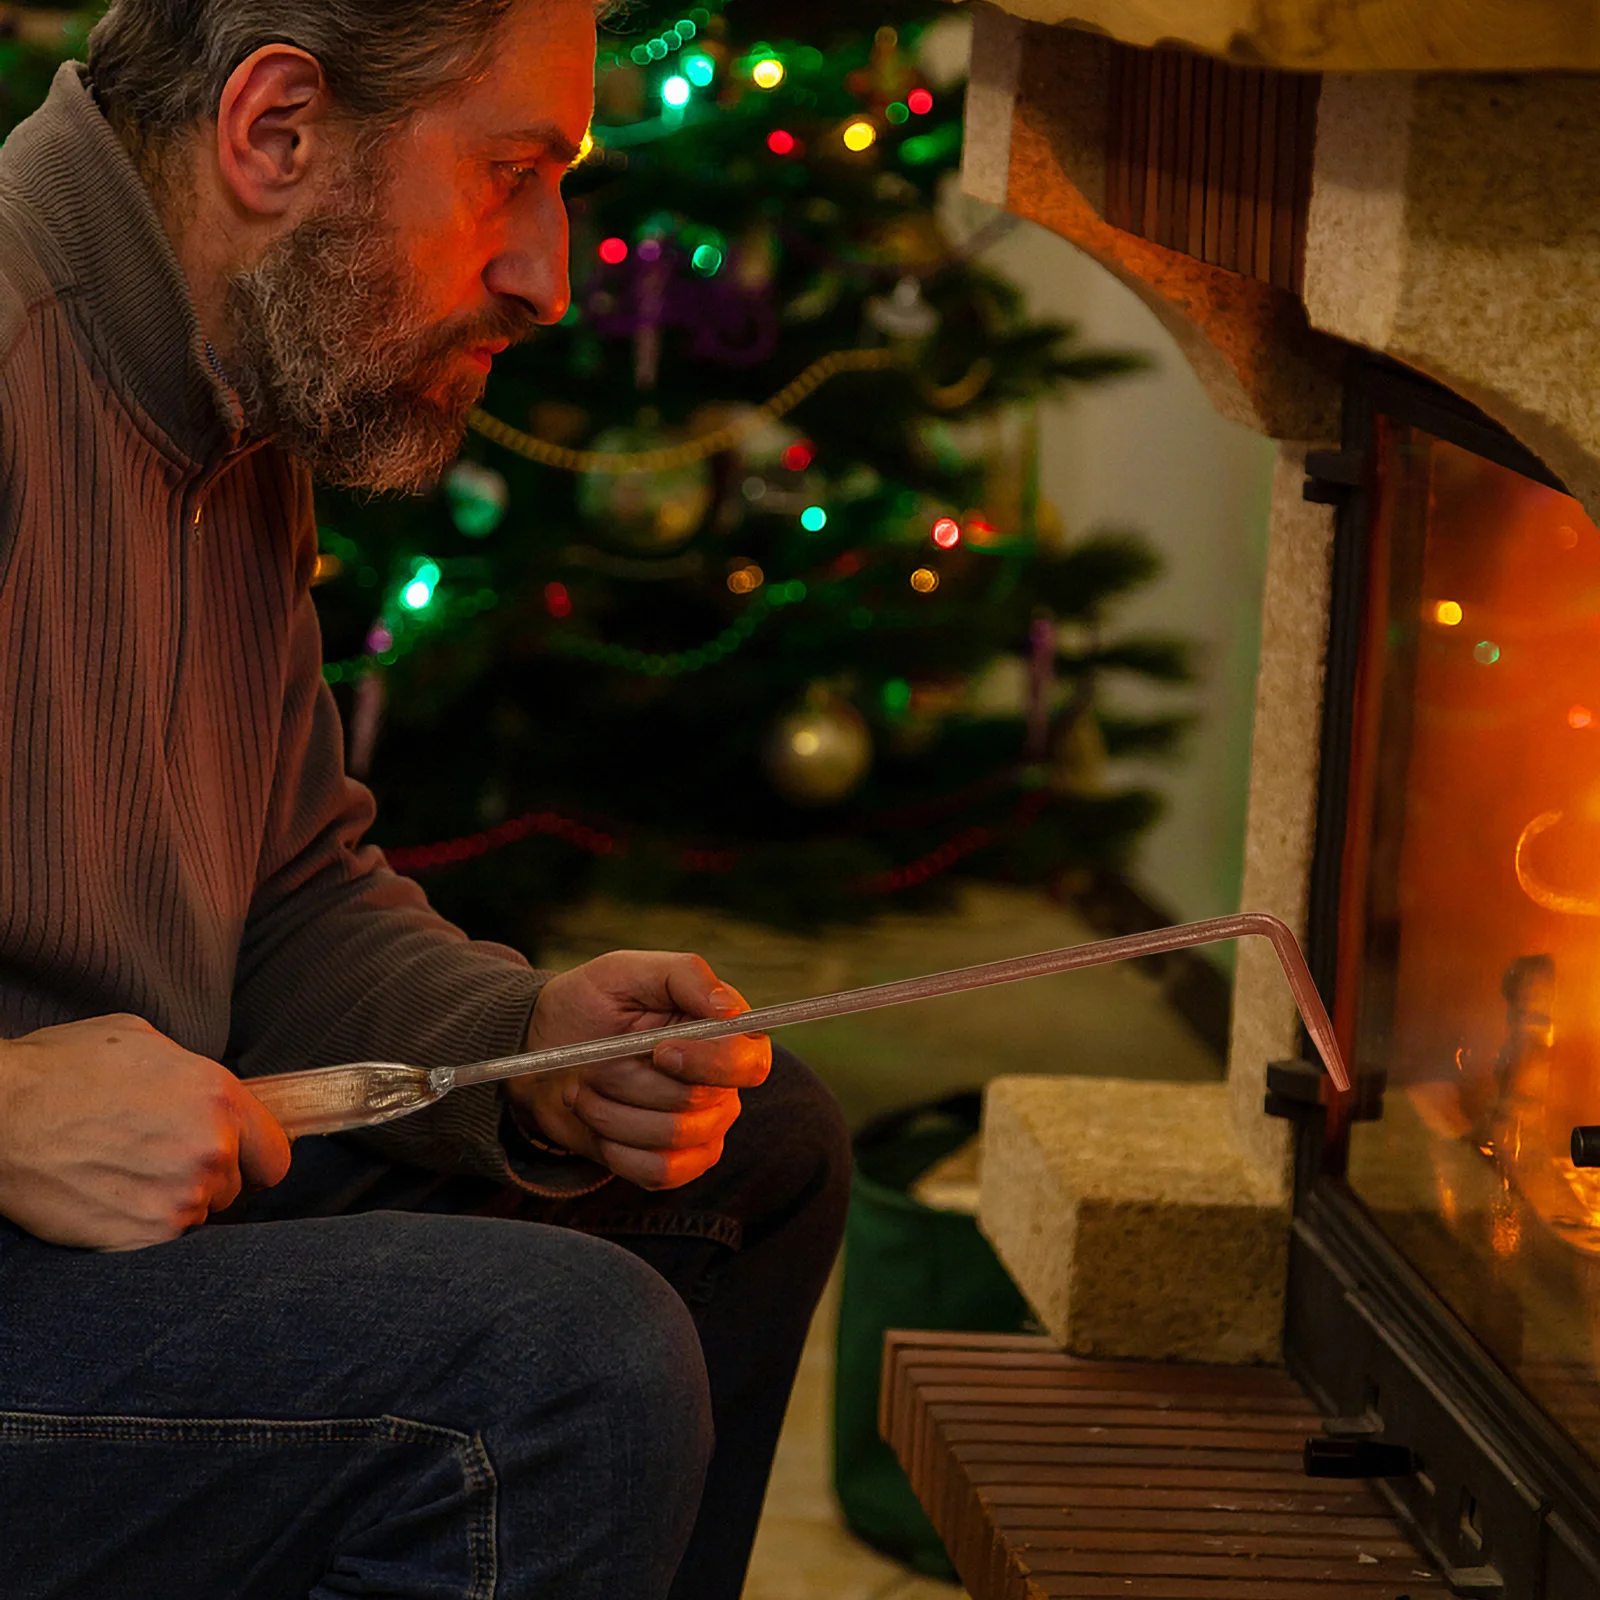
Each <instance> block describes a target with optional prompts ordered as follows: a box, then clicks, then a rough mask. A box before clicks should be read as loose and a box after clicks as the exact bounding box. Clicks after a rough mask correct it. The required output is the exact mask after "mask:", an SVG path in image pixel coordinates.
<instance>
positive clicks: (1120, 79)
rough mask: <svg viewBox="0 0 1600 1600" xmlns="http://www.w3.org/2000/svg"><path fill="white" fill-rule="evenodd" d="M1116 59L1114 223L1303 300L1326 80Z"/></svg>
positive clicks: (1184, 56) (1109, 176)
mask: <svg viewBox="0 0 1600 1600" xmlns="http://www.w3.org/2000/svg"><path fill="white" fill-rule="evenodd" d="M1110 49H1111V61H1110V72H1109V78H1108V100H1107V107H1106V202H1105V217H1106V221H1107V222H1109V223H1110V224H1111V225H1112V226H1113V227H1117V228H1122V229H1123V230H1125V231H1126V232H1128V233H1135V234H1138V235H1139V237H1140V238H1142V239H1150V240H1153V241H1154V242H1155V243H1156V244H1160V245H1165V246H1166V247H1167V248H1168V249H1170V250H1181V251H1182V252H1183V253H1184V254H1185V255H1190V256H1194V257H1195V258H1196V259H1198V260H1200V261H1207V262H1210V263H1211V265H1213V266H1217V267H1225V268H1227V269H1228V270H1229V271H1230V272H1239V273H1243V274H1244V275H1245V276H1246V277H1250V278H1259V279H1261V280H1262V281H1263V282H1265V283H1272V284H1276V285H1277V286H1278V287H1279V288H1280V289H1287V290H1289V291H1290V292H1291V293H1293V294H1299V293H1300V290H1301V286H1302V283H1303V281H1304V278H1305V238H1306V214H1307V211H1308V209H1309V207H1310V202H1311V157H1312V145H1313V143H1314V140H1315V137H1316V114H1317V95H1318V91H1319V89H1320V86H1321V79H1320V78H1319V77H1318V76H1317V75H1316V74H1314V73H1305V72H1280V71H1275V70H1272V69H1270V68H1264V67H1235V66H1231V65H1229V64H1228V63H1227V62H1223V61H1214V60H1212V59H1211V58H1210V57H1209V56H1199V55H1192V54H1190V53H1188V52H1187V51H1182V50H1141V49H1137V48H1135V47H1134V46H1132V45H1125V44H1113V45H1112V46H1111V47H1110Z"/></svg>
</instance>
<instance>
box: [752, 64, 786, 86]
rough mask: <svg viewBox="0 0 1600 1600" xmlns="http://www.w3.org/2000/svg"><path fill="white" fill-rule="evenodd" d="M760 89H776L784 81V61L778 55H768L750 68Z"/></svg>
mask: <svg viewBox="0 0 1600 1600" xmlns="http://www.w3.org/2000/svg"><path fill="white" fill-rule="evenodd" d="M750 76H751V77H752V78H754V79H755V84H756V88H758V89H776V88H777V87H778V85H779V84H780V83H782V82H783V63H782V62H781V61H779V60H778V58H777V57H776V56H766V57H764V58H763V59H762V60H760V61H758V62H756V64H755V65H754V66H753V67H752V68H751V69H750Z"/></svg>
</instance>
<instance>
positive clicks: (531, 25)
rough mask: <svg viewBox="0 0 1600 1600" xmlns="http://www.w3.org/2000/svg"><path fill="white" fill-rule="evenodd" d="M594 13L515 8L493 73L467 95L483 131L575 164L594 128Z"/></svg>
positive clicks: (574, 5) (562, 6)
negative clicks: (591, 120) (545, 148)
mask: <svg viewBox="0 0 1600 1600" xmlns="http://www.w3.org/2000/svg"><path fill="white" fill-rule="evenodd" d="M594 45H595V26H594V10H593V7H592V5H591V4H589V3H587V0H556V3H551V0H546V3H543V4H538V5H529V4H524V5H522V6H519V7H517V8H516V9H515V10H513V11H512V13H511V14H510V15H509V16H508V17H507V18H506V20H505V22H504V23H503V24H502V26H501V31H500V36H499V38H498V39H497V41H496V49H495V54H494V58H493V60H492V61H491V63H490V66H489V69H488V71H487V72H485V73H484V74H483V75H482V76H481V77H480V78H478V79H477V80H476V82H474V83H473V84H471V85H469V86H468V88H467V91H466V95H465V97H464V98H465V100H466V102H467V103H468V104H470V105H471V106H472V107H473V109H474V111H476V113H477V116H475V117H474V119H473V120H474V121H477V122H480V126H481V131H482V132H483V133H484V134H486V135H488V136H490V137H493V138H500V139H506V140H517V141H522V142H526V143H530V144H532V143H537V144H544V145H546V146H548V147H549V148H550V150H551V151H552V152H553V153H557V154H565V155H566V157H567V159H569V160H570V159H571V158H572V157H573V156H575V155H577V153H578V146H579V144H580V142H581V141H582V139H583V135H584V131H585V130H586V129H587V128H588V126H589V115H590V111H591V108H592V106H593V103H594V100H593V85H594Z"/></svg>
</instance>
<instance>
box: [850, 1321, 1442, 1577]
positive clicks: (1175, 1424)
mask: <svg viewBox="0 0 1600 1600" xmlns="http://www.w3.org/2000/svg"><path fill="white" fill-rule="evenodd" d="M881 1407H882V1409H881V1412H880V1416H879V1426H880V1428H881V1431H882V1433H883V1436H884V1438H886V1439H887V1440H888V1441H889V1443H890V1444H891V1445H892V1446H893V1447H894V1449H895V1451H896V1453H897V1454H898V1455H899V1457H900V1461H901V1464H902V1465H903V1466H904V1467H905V1469H906V1473H907V1476H908V1477H909V1478H910V1479H911V1484H912V1487H913V1488H914V1489H915V1490H916V1492H917V1496H918V1498H919V1499H920V1500H921V1501H922V1504H923V1506H924V1507H925V1508H926V1509H927V1512H928V1515H929V1517H930V1518H931V1519H932V1521H933V1525H934V1527H935V1528H936V1529H937V1530H938V1533H939V1537H940V1538H941V1539H943V1540H944V1542H945V1545H946V1547H947V1548H948V1549H949V1551H950V1556H951V1559H952V1560H953V1561H954V1562H955V1565H956V1570H957V1571H958V1572H959V1573H960V1574H961V1579H962V1582H963V1583H965V1584H966V1586H967V1590H968V1592H969V1593H970V1594H971V1595H972V1596H973V1597H974V1600H1110V1597H1112V1596H1120V1597H1124V1600H1431V1597H1434V1596H1443V1595H1445V1594H1446V1593H1447V1592H1448V1591H1447V1590H1446V1588H1445V1586H1444V1584H1443V1583H1442V1582H1441V1581H1440V1579H1439V1578H1438V1576H1437V1575H1436V1574H1434V1573H1433V1572H1432V1571H1430V1570H1429V1569H1428V1567H1427V1566H1426V1564H1425V1563H1424V1562H1423V1561H1422V1560H1421V1559H1420V1558H1419V1557H1418V1556H1417V1554H1416V1553H1415V1551H1414V1550H1413V1549H1412V1547H1411V1545H1410V1544H1409V1543H1408V1542H1407V1540H1406V1539H1405V1537H1404V1535H1403V1534H1402V1533H1401V1532H1400V1531H1399V1529H1398V1528H1397V1527H1396V1526H1395V1524H1394V1522H1393V1521H1392V1520H1391V1518H1390V1517H1389V1516H1388V1515H1387V1514H1386V1513H1385V1511H1384V1509H1383V1506H1382V1504H1381V1502H1380V1501H1379V1500H1378V1499H1377V1497H1376V1496H1375V1495H1374V1494H1373V1493H1372V1491H1371V1490H1370V1489H1369V1488H1368V1487H1367V1486H1366V1485H1365V1484H1363V1483H1358V1482H1329V1481H1326V1480H1319V1479H1312V1478H1307V1477H1306V1476H1305V1474H1304V1473H1303V1471H1302V1470H1301V1451H1302V1447H1303V1446H1304V1443H1305V1440H1306V1438H1307V1437H1308V1436H1309V1435H1311V1434H1314V1433H1316V1432H1318V1431H1319V1424H1320V1417H1319V1415H1318V1413H1317V1411H1316V1408H1315V1407H1314V1406H1313V1405H1312V1404H1311V1403H1310V1401H1309V1400H1307V1399H1306V1397H1305V1395H1304V1394H1303V1393H1302V1392H1301V1391H1300V1390H1299V1389H1298V1388H1297V1387H1296V1386H1295V1384H1294V1383H1293V1382H1292V1380H1291V1379H1290V1378H1289V1377H1288V1376H1287V1375H1286V1374H1284V1373H1283V1372H1280V1371H1277V1370H1267V1369H1262V1368H1254V1367H1201V1366H1180V1365H1176V1364H1164V1363H1156V1362H1117V1361H1080V1360H1077V1359H1075V1358H1073V1357H1071V1356H1067V1355H1063V1354H1062V1353H1061V1352H1060V1351H1058V1350H1056V1349H1055V1348H1054V1347H1053V1346H1052V1345H1051V1344H1050V1343H1049V1342H1048V1341H1047V1340H1044V1339H1037V1338H1030V1337H1026V1336H1021V1335H1012V1334H949V1333H909V1332H891V1333H890V1334H888V1336H887V1338H886V1340H885V1347H884V1369H883V1388H882V1399H881Z"/></svg>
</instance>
